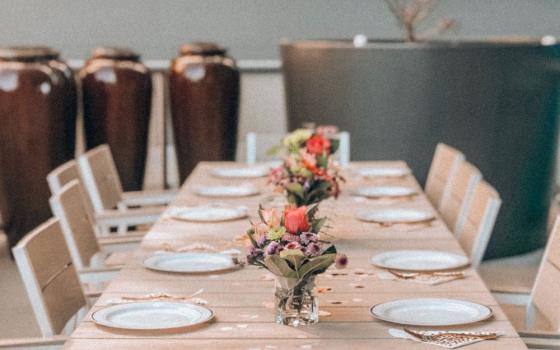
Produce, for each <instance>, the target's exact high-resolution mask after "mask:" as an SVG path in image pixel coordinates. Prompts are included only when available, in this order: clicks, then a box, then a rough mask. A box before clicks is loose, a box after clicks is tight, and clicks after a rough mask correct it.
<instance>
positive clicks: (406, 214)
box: [356, 208, 435, 225]
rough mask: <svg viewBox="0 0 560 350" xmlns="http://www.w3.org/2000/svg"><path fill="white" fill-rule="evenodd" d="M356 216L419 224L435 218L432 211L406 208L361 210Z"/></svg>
mask: <svg viewBox="0 0 560 350" xmlns="http://www.w3.org/2000/svg"><path fill="white" fill-rule="evenodd" d="M356 217H357V218H358V219H359V220H362V221H367V222H376V223H379V224H386V225H393V224H418V223H424V222H430V221H432V220H434V219H435V216H434V214H433V213H432V212H428V211H423V210H416V209H404V208H389V209H378V210H360V211H358V213H357V214H356Z"/></svg>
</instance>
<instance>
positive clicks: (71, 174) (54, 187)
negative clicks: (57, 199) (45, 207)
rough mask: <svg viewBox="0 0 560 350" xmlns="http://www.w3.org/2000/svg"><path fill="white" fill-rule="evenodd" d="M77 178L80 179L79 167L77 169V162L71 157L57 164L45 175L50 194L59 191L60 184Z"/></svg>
mask: <svg viewBox="0 0 560 350" xmlns="http://www.w3.org/2000/svg"><path fill="white" fill-rule="evenodd" d="M79 179H81V178H80V169H78V164H77V163H76V161H75V160H73V159H72V160H69V161H67V162H66V163H64V164H62V165H60V166H58V167H57V168H55V169H54V170H53V171H51V172H50V173H49V174H48V175H47V182H48V184H49V188H50V189H51V193H52V194H55V193H57V192H58V191H60V189H61V188H62V186H64V185H66V184H67V183H69V182H70V181H72V180H79Z"/></svg>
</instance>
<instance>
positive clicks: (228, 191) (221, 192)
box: [193, 185, 259, 197]
mask: <svg viewBox="0 0 560 350" xmlns="http://www.w3.org/2000/svg"><path fill="white" fill-rule="evenodd" d="M193 192H194V193H195V194H197V195H199V196H203V197H248V196H254V195H256V194H258V193H259V189H258V188H256V187H255V186H253V185H241V186H196V187H194V188H193Z"/></svg>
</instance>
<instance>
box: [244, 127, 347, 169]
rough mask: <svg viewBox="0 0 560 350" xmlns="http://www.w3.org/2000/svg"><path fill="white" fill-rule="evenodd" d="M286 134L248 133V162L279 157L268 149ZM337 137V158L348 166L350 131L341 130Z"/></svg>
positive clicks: (246, 142) (246, 145)
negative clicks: (269, 153)
mask: <svg viewBox="0 0 560 350" xmlns="http://www.w3.org/2000/svg"><path fill="white" fill-rule="evenodd" d="M284 136H286V135H285V134H277V133H255V132H249V133H247V135H246V137H245V148H246V154H245V157H246V158H245V160H246V161H247V164H250V165H252V164H255V163H257V162H264V161H272V160H276V159H278V157H275V156H271V155H268V154H267V151H268V150H269V149H271V148H273V147H274V146H276V145H278V144H279V143H280V142H281V141H282V139H283V138H284ZM336 137H337V138H338V140H339V146H338V150H337V152H336V154H335V158H337V159H338V161H339V163H340V165H341V166H346V165H348V163H349V162H350V133H349V132H348V131H340V132H339V133H338V134H337V135H336Z"/></svg>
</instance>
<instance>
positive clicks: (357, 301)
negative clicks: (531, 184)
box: [352, 298, 364, 303]
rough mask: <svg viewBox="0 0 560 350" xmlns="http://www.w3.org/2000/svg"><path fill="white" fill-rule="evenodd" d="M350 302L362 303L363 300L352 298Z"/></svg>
mask: <svg viewBox="0 0 560 350" xmlns="http://www.w3.org/2000/svg"><path fill="white" fill-rule="evenodd" d="M352 301H353V302H355V303H361V302H362V301H364V299H361V298H353V299H352Z"/></svg>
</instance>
